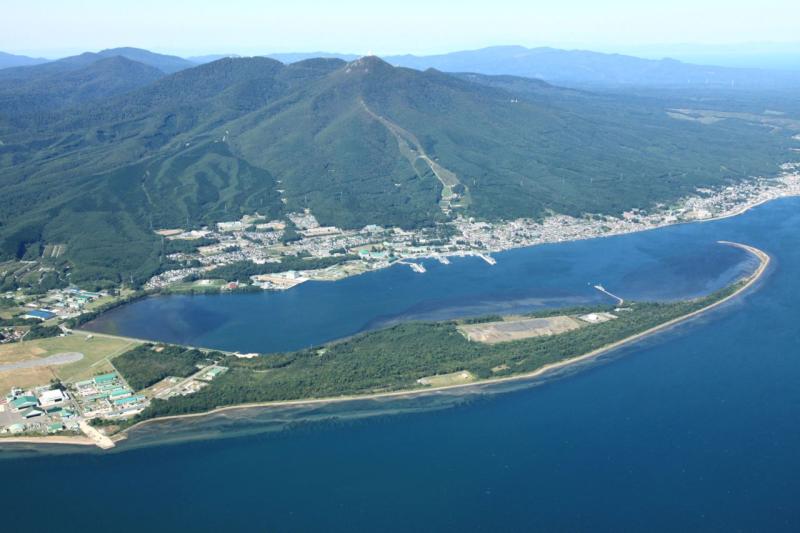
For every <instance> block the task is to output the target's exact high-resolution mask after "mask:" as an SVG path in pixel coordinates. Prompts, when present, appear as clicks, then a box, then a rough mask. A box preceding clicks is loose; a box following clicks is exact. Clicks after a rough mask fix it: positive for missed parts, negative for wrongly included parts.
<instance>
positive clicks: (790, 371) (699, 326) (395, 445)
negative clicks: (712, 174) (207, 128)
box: [0, 198, 800, 532]
mask: <svg viewBox="0 0 800 533" xmlns="http://www.w3.org/2000/svg"><path fill="white" fill-rule="evenodd" d="M718 240H728V241H734V242H741V243H744V244H749V245H752V246H756V247H758V248H760V249H762V250H764V251H765V252H767V253H768V254H770V255H771V256H772V258H773V261H772V263H771V265H770V269H769V271H768V272H767V273H766V274H765V276H764V277H763V278H762V279H761V280H760V281H759V283H758V284H757V286H756V287H753V288H752V289H751V290H750V291H749V292H748V293H746V294H744V295H743V296H741V297H739V298H737V299H736V300H735V301H733V302H730V303H728V304H726V305H724V306H722V307H720V308H718V309H716V310H714V311H712V312H710V313H708V314H706V315H703V316H701V317H699V318H698V319H695V320H692V321H689V322H687V323H684V324H682V325H679V326H678V327H675V328H673V329H671V330H669V331H667V332H665V333H662V334H659V335H655V336H652V337H649V338H648V339H646V340H645V341H643V342H640V343H637V344H634V345H630V346H627V347H625V348H623V349H621V350H618V351H616V352H613V353H611V354H609V355H607V356H604V357H601V358H600V359H598V360H596V361H593V362H591V363H589V364H584V365H581V366H580V367H577V368H572V369H568V370H566V371H563V372H561V373H559V374H557V375H554V376H548V377H546V378H545V379H540V380H537V381H534V382H530V383H526V384H514V385H513V386H504V388H502V387H498V388H492V387H484V388H480V389H476V391H474V392H472V393H464V392H459V393H452V394H435V395H430V396H422V397H417V398H410V399H391V400H379V401H358V402H352V403H347V404H335V405H328V406H315V407H305V408H285V409H271V410H270V409H260V410H259V409H253V410H242V411H238V412H231V413H230V414H227V415H224V416H221V415H217V416H211V417H207V418H195V419H184V420H179V421H164V422H158V423H154V424H150V425H146V426H143V427H141V428H140V429H137V430H134V431H133V432H132V434H131V435H130V438H129V439H128V441H126V442H123V443H121V445H120V446H118V448H116V449H114V450H112V451H110V452H101V451H99V450H95V449H83V448H81V449H75V448H70V447H38V448H27V447H25V446H16V447H11V446H8V447H4V448H0V476H2V479H3V481H4V482H3V483H2V485H0V497H1V498H2V499H3V501H4V502H6V505H7V506H8V507H9V508H12V507H13V509H12V510H11V511H9V512H7V513H5V514H4V525H3V529H4V530H8V531H14V530H20V531H22V530H58V531H85V530H86V529H87V528H91V529H92V530H113V531H123V532H125V531H141V530H143V529H150V530H158V531H161V530H173V531H189V530H191V531H220V530H227V531H238V530H248V531H312V530H313V531H354V530H368V531H398V532H399V531H429V530H437V531H509V530H511V531H520V530H522V531H530V530H540V531H589V530H590V531H627V530H646V531H676V530H677V531H732V530H735V531H797V530H799V529H800V505H798V503H797V502H798V497H800V475H798V474H800V454H798V453H797V450H798V449H800V423H799V421H800V309H799V308H798V302H800V275H798V272H800V199H797V198H792V199H783V200H779V201H774V202H771V203H769V204H765V205H763V206H760V207H758V208H756V209H754V210H752V211H749V212H747V213H746V214H744V215H741V216H738V217H734V218H729V219H724V220H719V221H714V222H708V223H699V224H689V225H681V226H673V227H669V228H662V229H659V230H654V231H649V232H644V233H639V234H632V235H625V236H617V237H610V238H605V239H595V240H591V241H581V242H572V243H561V244H553V245H546V246H539V247H534V248H529V249H520V250H512V251H509V252H505V253H501V254H495V258H496V259H497V264H496V265H494V266H491V265H488V264H487V263H485V262H484V261H482V260H480V259H472V258H467V259H454V260H453V261H452V263H451V264H450V265H442V264H439V263H436V262H426V263H425V267H426V269H427V273H425V274H419V273H415V272H413V271H411V269H410V268H408V267H407V266H402V265H400V266H397V267H394V268H391V269H387V270H383V271H379V272H373V273H369V274H366V275H363V276H359V277H354V278H350V279H346V280H342V281H340V282H335V283H306V284H303V285H301V286H299V287H297V288H295V289H292V290H290V291H287V292H283V293H263V294H235V295H220V296H202V297H183V296H177V297H164V298H150V299H146V300H142V301H139V302H136V303H134V304H133V305H130V306H126V307H123V308H120V309H118V310H116V311H114V312H112V313H110V314H109V315H106V316H104V317H101V319H100V320H98V321H96V322H95V323H93V324H92V326H91V327H92V328H93V329H95V330H97V331H108V332H114V333H119V334H123V335H130V336H135V337H146V338H152V339H159V340H167V341H174V342H186V343H190V344H196V345H203V346H212V347H218V348H224V349H230V350H239V351H261V352H273V351H280V350H288V349H293V348H297V347H302V346H307V345H310V344H317V343H320V342H324V341H326V340H329V339H334V338H340V337H342V336H346V335H351V334H354V333H357V332H359V331H364V330H368V329H371V328H375V327H380V326H381V325H386V324H390V323H393V322H395V321H398V320H416V319H439V318H447V317H454V316H465V315H478V314H485V313H500V312H502V313H507V312H516V311H524V310H532V309H536V308H541V307H543V306H561V305H574V304H578V303H584V302H600V301H610V299H608V297H607V296H605V295H603V294H601V293H600V292H599V291H597V290H596V289H594V288H593V285H595V284H602V285H603V286H604V287H605V288H606V289H607V290H608V291H610V292H611V293H613V294H616V295H619V296H621V297H623V298H625V299H626V300H631V299H632V300H635V299H640V300H641V299H671V298H685V297H687V296H693V295H699V294H705V293H707V292H710V291H712V290H714V289H715V288H718V287H721V286H723V285H725V284H727V283H729V282H730V281H732V280H733V279H735V278H737V277H738V276H740V275H741V274H743V273H745V272H749V271H750V270H752V268H753V266H754V263H753V262H754V261H755V260H754V259H752V258H751V257H750V256H749V255H748V254H746V253H745V252H743V251H741V250H737V249H735V248H731V247H728V246H723V245H720V244H717V242H716V241H718ZM45 492H46V493H47V495H48V496H47V498H46V501H44V500H42V498H41V496H42V494H44V493H45ZM45 507H46V511H43V509H44V508H45Z"/></svg>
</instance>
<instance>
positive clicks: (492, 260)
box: [478, 254, 497, 265]
mask: <svg viewBox="0 0 800 533" xmlns="http://www.w3.org/2000/svg"><path fill="white" fill-rule="evenodd" d="M478 257H480V258H481V259H483V260H484V261H486V262H487V263H489V264H490V265H496V264H497V260H496V259H495V258H494V257H492V256H491V255H489V254H478Z"/></svg>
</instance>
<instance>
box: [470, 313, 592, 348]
mask: <svg viewBox="0 0 800 533" xmlns="http://www.w3.org/2000/svg"><path fill="white" fill-rule="evenodd" d="M582 325H583V324H581V323H580V322H579V321H577V320H575V319H574V318H572V317H570V316H551V317H546V318H523V319H518V320H502V321H498V322H485V323H483V324H466V325H462V326H459V329H460V330H461V332H462V333H463V334H464V335H465V336H466V337H467V339H468V340H470V341H474V342H483V343H486V344H497V343H500V342H509V341H517V340H521V339H529V338H532V337H542V336H544V335H558V334H559V333H565V332H567V331H571V330H573V329H578V328H579V327H581V326H582Z"/></svg>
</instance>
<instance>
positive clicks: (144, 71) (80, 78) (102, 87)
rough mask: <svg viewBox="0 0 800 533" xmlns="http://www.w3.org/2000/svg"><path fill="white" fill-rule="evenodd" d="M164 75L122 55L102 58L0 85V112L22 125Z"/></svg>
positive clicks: (118, 92)
mask: <svg viewBox="0 0 800 533" xmlns="http://www.w3.org/2000/svg"><path fill="white" fill-rule="evenodd" d="M163 76H164V73H163V72H161V71H160V70H158V69H156V68H154V67H150V66H147V65H144V64H142V63H138V62H136V61H132V60H130V59H127V58H125V57H122V56H112V57H107V58H102V59H98V60H97V61H95V62H93V63H89V64H88V65H86V66H85V67H82V68H78V69H75V70H69V71H66V72H56V73H51V74H47V75H39V76H31V77H30V78H28V79H16V80H8V81H6V82H5V83H0V109H2V110H3V111H4V114H5V116H6V118H8V119H13V120H15V121H17V122H18V123H19V122H20V121H28V120H37V119H35V118H34V117H36V116H39V115H42V114H44V113H49V112H52V111H53V110H56V109H59V108H63V107H72V106H77V105H81V104H85V103H88V102H91V101H93V100H98V99H102V98H107V97H110V96H114V95H117V94H122V93H127V92H129V91H131V90H133V89H136V88H139V87H143V86H145V85H148V84H150V83H152V82H154V81H156V80H158V79H159V78H161V77H163Z"/></svg>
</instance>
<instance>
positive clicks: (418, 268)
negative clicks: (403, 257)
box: [398, 261, 427, 274]
mask: <svg viewBox="0 0 800 533" xmlns="http://www.w3.org/2000/svg"><path fill="white" fill-rule="evenodd" d="M398 263H399V264H401V265H408V266H410V267H411V270H413V271H414V272H417V273H419V274H424V273H425V272H427V271H426V270H425V267H424V266H423V265H422V264H420V263H412V262H411V261H398Z"/></svg>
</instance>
